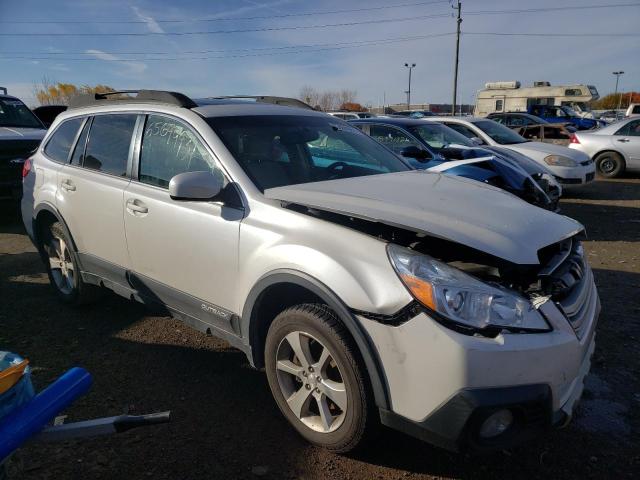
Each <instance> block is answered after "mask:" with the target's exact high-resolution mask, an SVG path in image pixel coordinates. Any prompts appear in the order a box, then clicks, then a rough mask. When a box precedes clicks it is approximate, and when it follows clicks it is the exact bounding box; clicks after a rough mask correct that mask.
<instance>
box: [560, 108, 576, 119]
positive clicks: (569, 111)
mask: <svg viewBox="0 0 640 480" xmlns="http://www.w3.org/2000/svg"><path fill="white" fill-rule="evenodd" d="M562 110H563V111H564V113H566V114H567V115H568V116H570V117H578V116H579V115H578V112H576V111H575V110H574V109H573V108H571V107H562Z"/></svg>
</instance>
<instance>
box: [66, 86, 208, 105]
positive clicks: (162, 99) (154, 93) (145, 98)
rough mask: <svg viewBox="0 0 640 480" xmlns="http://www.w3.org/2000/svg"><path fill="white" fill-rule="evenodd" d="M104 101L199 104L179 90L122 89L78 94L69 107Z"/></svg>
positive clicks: (98, 103)
mask: <svg viewBox="0 0 640 480" xmlns="http://www.w3.org/2000/svg"><path fill="white" fill-rule="evenodd" d="M132 93H135V94H136V96H135V97H134V96H131V94H132ZM110 97H115V98H110ZM104 102H114V103H166V104H169V105H176V106H178V107H183V108H194V107H197V106H198V105H197V104H196V103H195V102H194V101H193V100H191V99H190V98H189V97H187V96H186V95H184V94H182V93H178V92H168V91H164V90H120V91H117V92H104V93H83V94H81V95H76V96H74V97H72V98H71V99H70V100H69V108H80V107H87V106H90V105H104V104H105V103H104Z"/></svg>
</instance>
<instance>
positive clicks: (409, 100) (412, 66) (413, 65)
mask: <svg viewBox="0 0 640 480" xmlns="http://www.w3.org/2000/svg"><path fill="white" fill-rule="evenodd" d="M404 66H405V67H407V68H408V69H409V90H407V110H411V70H413V68H414V67H415V66H416V64H415V63H412V64H411V65H409V64H408V63H405V64H404Z"/></svg>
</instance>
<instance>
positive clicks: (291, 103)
mask: <svg viewBox="0 0 640 480" xmlns="http://www.w3.org/2000/svg"><path fill="white" fill-rule="evenodd" d="M209 98H211V99H224V98H231V99H240V100H241V99H243V98H247V99H251V100H255V101H256V102H258V103H272V104H274V105H283V106H285V107H298V108H306V109H307V110H315V108H313V107H312V106H311V105H309V104H308V103H305V102H303V101H302V100H298V99H297V98H289V97H274V96H272V95H223V96H220V97H209Z"/></svg>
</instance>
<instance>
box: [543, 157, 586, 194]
mask: <svg viewBox="0 0 640 480" xmlns="http://www.w3.org/2000/svg"><path fill="white" fill-rule="evenodd" d="M552 170H553V176H554V177H555V178H556V180H557V181H558V182H559V183H560V184H561V185H562V186H563V187H564V188H566V187H576V186H580V185H587V184H589V183H591V182H593V181H594V179H595V176H596V165H595V163H594V162H593V161H592V160H588V161H586V160H585V161H584V162H583V164H580V165H579V166H577V167H553V168H552Z"/></svg>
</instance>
